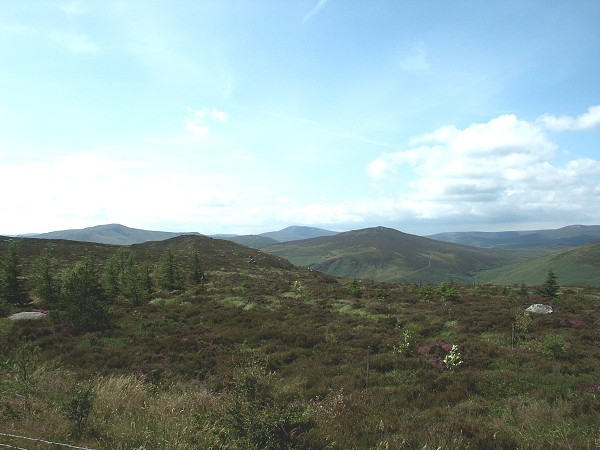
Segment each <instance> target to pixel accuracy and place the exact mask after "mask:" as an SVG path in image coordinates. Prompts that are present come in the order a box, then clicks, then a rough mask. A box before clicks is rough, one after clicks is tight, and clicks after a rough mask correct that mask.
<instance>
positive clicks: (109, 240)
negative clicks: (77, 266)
mask: <svg viewBox="0 0 600 450" xmlns="http://www.w3.org/2000/svg"><path fill="white" fill-rule="evenodd" d="M182 234H198V233H172V232H168V231H150V230H140V229H137V228H129V227H126V226H124V225H120V224H116V223H113V224H108V225H97V226H94V227H88V228H83V229H76V230H62V231H51V232H49V233H41V234H30V235H27V237H30V238H37V239H67V240H70V241H82V242H96V243H99V244H116V245H129V244H139V243H142V242H148V241H162V240H165V239H170V238H172V237H175V236H180V235H182Z"/></svg>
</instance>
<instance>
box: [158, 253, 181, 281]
mask: <svg viewBox="0 0 600 450" xmlns="http://www.w3.org/2000/svg"><path fill="white" fill-rule="evenodd" d="M158 281H159V284H160V287H161V288H163V289H166V290H168V291H173V290H176V289H180V288H181V285H182V280H181V271H180V269H179V261H178V260H177V257H176V256H175V255H174V254H173V252H172V251H171V249H170V248H168V249H167V250H165V252H164V253H163V255H162V257H161V259H160V262H159V266H158Z"/></svg>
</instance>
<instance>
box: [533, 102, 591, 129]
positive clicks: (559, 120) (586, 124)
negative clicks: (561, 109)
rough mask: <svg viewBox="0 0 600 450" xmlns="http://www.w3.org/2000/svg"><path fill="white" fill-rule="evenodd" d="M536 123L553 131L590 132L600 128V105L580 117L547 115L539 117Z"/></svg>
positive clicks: (589, 109)
mask: <svg viewBox="0 0 600 450" xmlns="http://www.w3.org/2000/svg"><path fill="white" fill-rule="evenodd" d="M536 122H537V123H538V124H540V125H542V126H544V127H545V128H547V129H549V130H552V131H567V130H589V129H591V128H595V127H598V126H600V105H596V106H590V107H589V108H588V110H587V111H586V112H585V113H583V114H581V115H580V116H578V117H571V116H559V117H556V116H552V115H550V114H545V115H543V116H540V117H538V119H537V120H536Z"/></svg>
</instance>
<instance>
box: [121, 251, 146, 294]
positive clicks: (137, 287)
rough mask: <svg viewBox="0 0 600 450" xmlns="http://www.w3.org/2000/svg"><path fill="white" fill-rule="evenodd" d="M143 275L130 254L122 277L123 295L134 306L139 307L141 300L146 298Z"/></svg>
mask: <svg viewBox="0 0 600 450" xmlns="http://www.w3.org/2000/svg"><path fill="white" fill-rule="evenodd" d="M144 285H145V283H144V274H143V272H142V270H140V268H138V267H137V266H136V265H135V263H134V261H133V257H132V256H131V254H130V255H129V257H128V258H127V261H126V262H125V267H124V270H123V277H122V287H123V295H124V296H125V298H127V299H129V300H131V301H132V302H133V303H134V304H135V305H140V304H141V303H142V301H143V300H145V299H147V298H148V291H147V290H146V289H145V286H144Z"/></svg>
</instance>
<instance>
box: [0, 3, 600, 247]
mask: <svg viewBox="0 0 600 450" xmlns="http://www.w3.org/2000/svg"><path fill="white" fill-rule="evenodd" d="M599 24H600V1H598V0H571V1H563V0H560V1H557V0H539V1H532V0H488V1H458V0H445V1H431V0H418V1H417V0H414V1H412V0H389V1H388V0H286V1H273V0H246V1H241V0H218V1H217V0H215V1H211V0H203V1H200V0H198V1H196V0H168V1H167V0H102V1H100V0H64V1H61V0H24V1H14V0H0V192H1V193H2V194H1V203H0V205H1V206H0V234H3V235H9V234H10V235H14V234H26V233H36V232H39V233H41V232H47V231H54V230H64V229H76V228H84V227H88V226H93V225H99V224H107V223H120V224H123V225H126V226H130V227H134V228H143V229H151V230H164V231H196V232H200V233H204V234H217V233H234V234H258V233H262V232H266V231H273V230H278V229H281V228H284V227H287V226H290V225H305V226H314V227H321V228H326V229H330V230H335V231H345V230H352V229H360V228H366V227H372V226H387V227H391V228H395V229H398V230H401V231H404V232H407V233H412V234H417V235H422V236H424V235H428V234H433V233H438V232H445V231H500V230H525V229H549V228H558V227H562V226H566V225H571V224H583V225H591V224H600V26H599Z"/></svg>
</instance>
